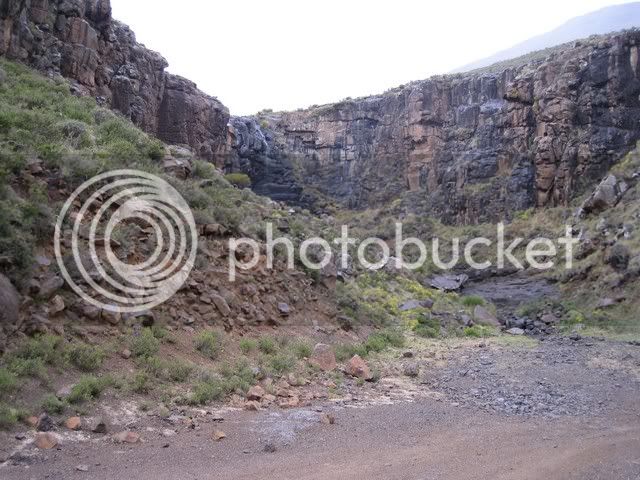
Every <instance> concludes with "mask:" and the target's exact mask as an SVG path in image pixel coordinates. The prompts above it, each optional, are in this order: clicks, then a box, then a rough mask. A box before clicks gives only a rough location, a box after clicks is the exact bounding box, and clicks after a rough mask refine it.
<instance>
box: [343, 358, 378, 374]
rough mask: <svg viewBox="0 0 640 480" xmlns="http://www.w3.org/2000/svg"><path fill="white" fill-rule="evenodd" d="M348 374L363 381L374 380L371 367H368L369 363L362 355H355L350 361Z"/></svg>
mask: <svg viewBox="0 0 640 480" xmlns="http://www.w3.org/2000/svg"><path fill="white" fill-rule="evenodd" d="M347 373H348V374H349V375H351V376H352V377H356V378H360V379H362V380H371V379H372V378H373V376H372V375H371V370H370V369H369V365H367V362H365V361H364V360H363V359H362V358H361V357H360V355H354V356H353V358H352V359H351V360H349V363H348V364H347Z"/></svg>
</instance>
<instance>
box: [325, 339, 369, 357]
mask: <svg viewBox="0 0 640 480" xmlns="http://www.w3.org/2000/svg"><path fill="white" fill-rule="evenodd" d="M333 350H334V352H335V354H336V360H338V361H339V362H344V361H346V360H349V359H350V358H351V357H353V356H354V355H359V356H361V357H366V356H367V354H368V352H367V348H366V347H365V346H364V344H361V343H356V344H349V343H345V344H341V345H336V346H335V347H334V349H333Z"/></svg>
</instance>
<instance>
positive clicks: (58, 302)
mask: <svg viewBox="0 0 640 480" xmlns="http://www.w3.org/2000/svg"><path fill="white" fill-rule="evenodd" d="M65 308H66V307H65V304H64V299H63V298H62V297H61V296H60V295H56V296H55V297H53V300H51V304H50V306H49V313H50V314H51V315H57V314H59V313H61V312H63V311H64V309H65Z"/></svg>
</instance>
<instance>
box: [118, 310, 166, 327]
mask: <svg viewBox="0 0 640 480" xmlns="http://www.w3.org/2000/svg"><path fill="white" fill-rule="evenodd" d="M126 319H127V322H140V324H141V325H142V326H143V327H152V326H153V324H154V323H156V316H155V314H154V313H153V312H152V311H150V310H143V311H142V312H135V313H131V314H129V315H127V317H126ZM115 325H117V322H116V323H115Z"/></svg>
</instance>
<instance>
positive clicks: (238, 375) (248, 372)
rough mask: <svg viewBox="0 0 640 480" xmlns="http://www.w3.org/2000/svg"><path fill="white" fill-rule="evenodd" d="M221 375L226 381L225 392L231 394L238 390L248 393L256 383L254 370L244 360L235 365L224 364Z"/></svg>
mask: <svg viewBox="0 0 640 480" xmlns="http://www.w3.org/2000/svg"><path fill="white" fill-rule="evenodd" d="M220 374H221V375H222V378H223V379H224V390H225V391H226V392H229V393H231V392H234V391H236V390H240V391H242V392H246V391H247V390H249V388H251V386H252V385H253V384H254V382H255V374H254V371H253V369H252V368H251V366H250V365H249V364H248V363H247V362H246V361H245V360H242V359H241V360H240V361H238V362H237V363H235V364H229V363H226V364H224V365H223V366H222V368H221V369H220Z"/></svg>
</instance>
